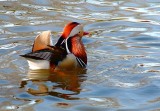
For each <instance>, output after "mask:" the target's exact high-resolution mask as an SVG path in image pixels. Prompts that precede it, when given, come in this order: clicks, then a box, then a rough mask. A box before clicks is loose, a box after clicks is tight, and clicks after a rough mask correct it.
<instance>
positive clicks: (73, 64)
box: [27, 54, 79, 70]
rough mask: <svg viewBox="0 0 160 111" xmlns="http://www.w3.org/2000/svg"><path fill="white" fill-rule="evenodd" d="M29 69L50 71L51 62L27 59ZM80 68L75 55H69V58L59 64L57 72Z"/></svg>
mask: <svg viewBox="0 0 160 111" xmlns="http://www.w3.org/2000/svg"><path fill="white" fill-rule="evenodd" d="M27 61H28V65H29V69H32V70H38V69H50V62H49V61H47V60H35V59H27ZM77 67H79V64H78V63H77V60H76V57H75V56H74V55H73V54H68V55H67V57H66V58H65V59H64V60H63V61H61V62H59V64H58V66H57V67H56V68H55V70H61V69H63V70H64V69H65V70H70V69H75V68H77Z"/></svg>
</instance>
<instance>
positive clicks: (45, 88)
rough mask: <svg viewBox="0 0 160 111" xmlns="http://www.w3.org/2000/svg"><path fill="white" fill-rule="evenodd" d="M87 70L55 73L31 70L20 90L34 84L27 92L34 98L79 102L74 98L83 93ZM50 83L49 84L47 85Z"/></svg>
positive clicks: (22, 82)
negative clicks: (54, 98) (45, 97)
mask: <svg viewBox="0 0 160 111" xmlns="http://www.w3.org/2000/svg"><path fill="white" fill-rule="evenodd" d="M85 74H86V70H84V69H78V70H75V71H55V72H50V71H49V70H30V71H29V72H28V74H27V79H26V80H22V81H21V83H20V88H26V87H27V85H29V84H30V82H32V86H36V88H35V87H30V88H27V90H26V92H28V93H29V94H32V95H34V96H46V95H50V96H54V97H59V98H63V99H66V100H77V99H79V98H77V97H72V96H75V95H78V94H79V93H80V92H81V84H82V82H83V81H85V80H86V75H85ZM47 83H49V84H47Z"/></svg>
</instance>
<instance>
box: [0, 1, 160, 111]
mask: <svg viewBox="0 0 160 111" xmlns="http://www.w3.org/2000/svg"><path fill="white" fill-rule="evenodd" d="M0 4H1V5H0V72H1V73H0V110H1V111H22V110H23V111H46V110H47V111H53V110H54V111H158V110H160V93H159V92H160V82H159V81H160V75H159V73H160V56H159V54H160V53H159V51H160V1H159V0H68V1H67V0H66V1H65V0H62V1H54V0H52V1H51V0H45V1H44V0H34V1H33V0H0ZM69 21H76V22H80V23H82V24H84V28H85V30H86V31H90V32H92V36H91V37H84V38H83V42H84V43H85V46H86V49H87V54H88V67H87V70H85V71H84V70H83V71H72V72H71V71H67V72H55V73H52V74H51V73H50V72H48V71H46V70H40V71H29V70H28V65H27V62H26V60H25V59H24V58H22V57H20V56H19V55H21V54H25V53H27V52H29V51H30V50H31V46H32V43H33V40H34V38H35V37H36V35H38V34H39V33H40V32H41V31H44V30H51V31H52V35H53V39H54V40H53V41H54V42H55V41H56V40H57V39H58V37H59V35H60V33H61V31H62V29H63V27H64V25H65V24H66V23H68V22H69Z"/></svg>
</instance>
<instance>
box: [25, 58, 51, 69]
mask: <svg viewBox="0 0 160 111" xmlns="http://www.w3.org/2000/svg"><path fill="white" fill-rule="evenodd" d="M27 61H28V65H29V68H30V69H32V70H37V69H50V63H49V61H47V60H35V59H27Z"/></svg>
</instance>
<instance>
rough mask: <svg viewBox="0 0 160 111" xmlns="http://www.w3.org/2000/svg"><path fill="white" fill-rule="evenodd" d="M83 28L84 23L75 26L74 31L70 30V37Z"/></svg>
mask: <svg viewBox="0 0 160 111" xmlns="http://www.w3.org/2000/svg"><path fill="white" fill-rule="evenodd" d="M81 30H83V27H82V25H77V26H76V27H74V28H73V29H72V31H71V32H70V34H69V36H68V37H72V36H74V35H76V34H78V33H79V32H80V31H81Z"/></svg>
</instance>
